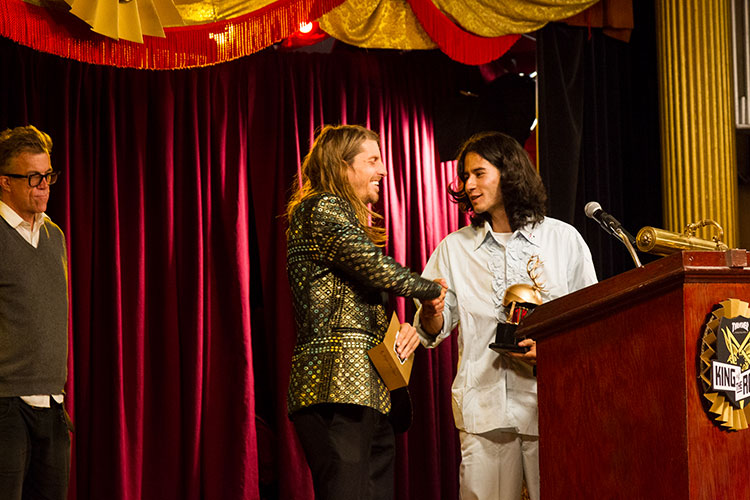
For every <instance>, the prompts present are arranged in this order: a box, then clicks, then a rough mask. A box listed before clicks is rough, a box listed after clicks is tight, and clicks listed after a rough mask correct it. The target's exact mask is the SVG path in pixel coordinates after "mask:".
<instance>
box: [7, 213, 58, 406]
mask: <svg viewBox="0 0 750 500" xmlns="http://www.w3.org/2000/svg"><path fill="white" fill-rule="evenodd" d="M67 359H68V262H67V255H66V251H65V237H64V236H63V233H62V231H61V230H60V228H59V227H57V226H56V225H55V224H53V223H52V221H50V220H49V219H45V221H44V225H43V226H42V228H41V232H40V234H39V245H38V247H37V248H34V247H33V246H31V245H30V244H29V243H28V242H27V241H26V240H24V239H23V237H22V236H21V235H20V234H18V232H17V231H16V230H15V229H13V228H12V227H10V225H9V224H8V223H7V222H6V221H5V219H3V218H2V217H0V397H7V396H29V395H34V394H61V393H62V390H63V386H64V385H65V379H66V377H67Z"/></svg>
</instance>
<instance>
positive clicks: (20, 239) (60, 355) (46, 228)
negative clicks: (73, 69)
mask: <svg viewBox="0 0 750 500" xmlns="http://www.w3.org/2000/svg"><path fill="white" fill-rule="evenodd" d="M51 150H52V140H51V139H50V137H49V135H47V134H45V133H44V132H41V131H39V130H38V129H36V128H35V127H34V126H31V125H29V126H26V127H17V128H14V129H8V130H5V131H3V132H2V133H0V499H8V500H11V499H12V500H21V499H22V498H23V499H24V500H26V499H32V498H34V499H35V498H40V499H41V498H44V499H59V500H63V499H65V498H66V497H67V489H68V473H69V469H70V426H69V420H68V419H67V414H66V413H65V410H64V408H63V406H62V402H63V395H62V394H63V386H64V385H65V380H66V378H67V358H68V270H67V265H68V261H67V253H66V247H65V236H64V235H63V233H62V231H61V230H60V228H59V227H57V226H56V225H55V224H54V223H53V222H52V221H51V220H50V219H49V217H47V216H46V215H45V214H44V211H45V210H46V208H47V200H48V199H49V191H50V185H52V184H54V183H55V181H57V176H58V172H55V171H53V170H52V166H51V162H50V152H51Z"/></svg>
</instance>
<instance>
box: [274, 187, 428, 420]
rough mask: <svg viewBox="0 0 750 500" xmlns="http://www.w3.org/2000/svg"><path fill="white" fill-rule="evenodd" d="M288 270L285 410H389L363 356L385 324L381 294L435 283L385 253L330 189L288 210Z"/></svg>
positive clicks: (422, 289)
mask: <svg viewBox="0 0 750 500" xmlns="http://www.w3.org/2000/svg"><path fill="white" fill-rule="evenodd" d="M287 275H288V277H289V283H290V285H291V288H292V298H293V302H294V315H295V320H296V324H297V344H296V345H295V347H294V356H293V358H292V371H291V375H290V380H289V393H288V397H287V406H288V410H289V413H290V414H291V413H294V412H295V411H297V410H299V409H301V408H304V407H307V406H310V405H314V404H317V403H345V404H356V405H362V406H369V407H372V408H374V409H376V410H378V411H380V412H381V413H385V414H387V413H388V412H389V411H390V408H391V400H390V397H389V394H388V390H387V389H386V387H385V384H384V383H383V381H382V379H381V378H380V376H379V375H378V373H377V371H376V370H375V367H374V366H373V365H372V363H371V362H370V359H369V357H368V356H367V350H368V349H370V348H372V347H374V346H375V345H377V344H378V343H380V342H381V341H382V340H383V337H384V335H385V332H386V329H387V327H388V318H387V317H386V313H385V308H384V307H383V299H382V295H381V292H383V291H385V292H390V293H394V294H396V295H403V296H407V297H417V298H419V299H430V298H434V297H437V296H438V295H439V294H440V290H441V288H440V285H438V284H437V283H434V282H432V281H428V280H425V279H423V278H421V277H420V276H419V275H417V274H414V273H412V272H411V271H410V270H409V269H408V268H406V267H403V266H401V265H399V264H398V263H396V261H395V260H393V259H392V258H391V257H387V256H385V255H383V252H381V251H380V249H379V248H378V247H377V246H375V245H374V244H373V243H372V241H370V239H369V238H368V237H367V235H366V234H365V232H364V230H363V229H362V227H361V226H360V224H359V222H358V221H357V217H356V215H355V213H354V210H353V208H352V206H351V204H350V203H348V202H347V201H346V200H344V199H343V198H341V197H338V196H335V195H332V194H321V195H316V196H312V197H310V198H308V199H306V200H304V201H303V202H302V203H301V204H300V205H299V206H298V207H297V209H296V210H295V211H294V213H293V214H292V218H291V220H290V221H289V234H288V239H287Z"/></svg>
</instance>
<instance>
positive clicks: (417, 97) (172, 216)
mask: <svg viewBox="0 0 750 500" xmlns="http://www.w3.org/2000/svg"><path fill="white" fill-rule="evenodd" d="M0 65H1V66H2V67H3V68H4V75H5V78H3V79H0V128H2V129H4V128H6V127H8V126H17V125H22V124H26V123H33V124H35V125H37V126H38V127H40V128H41V129H43V130H45V131H47V132H49V133H50V134H51V136H52V137H53V140H54V141H55V147H54V150H53V154H52V161H53V165H54V166H55V167H56V168H57V169H61V170H63V171H64V176H63V178H62V181H61V182H59V183H58V184H57V185H56V186H55V189H54V190H53V193H52V200H51V203H50V206H49V207H48V213H49V214H50V215H51V217H52V218H53V220H56V221H57V222H58V223H59V224H60V225H61V226H62V228H63V230H64V231H65V232H66V234H67V237H68V243H69V254H70V280H71V303H72V304H71V310H72V327H71V351H70V363H69V365H70V374H69V384H68V388H67V394H68V396H67V406H68V408H69V410H70V411H71V413H72V414H73V417H74V420H75V424H76V429H77V430H76V434H75V436H74V457H73V458H74V470H73V473H72V489H71V495H70V498H78V499H99V498H112V499H127V500H131V499H133V500H135V499H154V500H156V499H159V500H162V499H169V498H174V499H191V498H195V499H198V498H200V499H254V498H284V499H292V498H299V499H308V498H312V494H311V484H310V479H309V472H308V471H307V467H306V465H305V463H304V460H303V457H302V454H301V450H300V448H299V445H298V443H297V441H296V438H295V436H294V432H293V429H292V428H291V426H290V424H289V421H288V419H287V417H286V401H285V396H286V388H287V382H288V373H289V363H290V359H291V351H292V347H293V343H294V326H293V318H292V310H291V300H290V296H289V289H288V284H287V280H286V272H285V235H284V231H285V221H284V219H283V217H282V214H283V213H284V206H285V203H286V200H287V199H288V196H289V193H290V187H291V185H292V181H293V176H294V174H295V172H296V170H297V167H298V165H299V162H300V160H301V158H302V156H304V154H305V153H306V151H307V149H308V146H309V141H310V139H311V138H312V136H313V133H314V129H315V128H316V127H318V126H320V125H321V124H323V123H339V122H346V123H360V124H364V125H367V126H370V127H371V128H373V129H375V130H376V131H378V132H380V134H381V136H382V138H383V155H384V158H385V161H386V163H387V165H388V169H389V176H388V178H387V186H386V188H385V190H384V196H383V201H382V202H381V203H380V205H381V206H380V207H377V208H378V210H379V211H381V213H383V214H385V216H386V220H385V223H386V225H387V227H388V230H389V234H390V241H389V243H388V246H387V249H386V251H387V252H388V253H389V254H391V255H393V256H394V257H395V258H396V259H397V260H398V261H400V262H402V263H406V264H408V265H411V266H412V267H413V268H414V269H415V270H420V269H421V268H422V266H423V264H424V263H425V262H426V260H427V258H428V257H429V254H430V252H431V251H432V250H433V248H434V247H435V246H436V245H437V243H438V242H439V241H440V240H441V239H442V237H443V236H444V235H445V234H447V233H448V232H450V231H451V230H453V229H456V228H457V227H458V225H459V224H460V223H461V222H462V221H461V220H459V215H458V212H457V209H456V207H455V205H453V204H451V203H449V202H448V200H447V196H446V191H445V188H446V186H447V184H448V183H450V182H451V181H452V179H453V175H454V166H453V164H451V163H439V162H438V159H437V157H436V150H437V149H436V146H435V144H434V137H433V129H432V116H433V114H434V107H435V106H436V105H437V103H438V102H440V101H441V100H442V99H444V98H445V97H446V94H447V93H449V92H453V91H455V85H453V84H454V83H455V82H456V81H457V80H458V79H459V78H460V77H461V73H460V71H459V68H458V65H456V64H455V63H453V62H451V61H449V60H448V59H447V57H445V56H444V55H442V54H439V53H436V52H430V53H420V54H418V55H415V54H408V53H407V54H397V53H392V52H381V51H372V52H370V53H366V52H365V51H359V50H348V51H347V50H344V51H343V52H341V53H335V54H330V55H323V54H300V53H287V54H281V53H276V52H274V51H265V52H262V53H259V54H256V55H254V56H252V57H249V58H245V59H242V60H238V61H234V62H231V63H226V64H222V65H217V66H214V67H209V68H203V69H198V70H183V71H170V72H154V71H135V70H125V69H115V68H111V67H101V66H92V65H87V64H83V63H78V62H74V61H69V60H63V59H60V58H57V57H54V56H50V55H44V54H40V53H36V52H33V51H31V50H30V49H27V48H24V47H20V46H18V45H16V44H14V43H12V42H10V41H8V40H5V39H0ZM437 82H440V85H437V84H436V83H437ZM396 309H397V311H398V312H399V314H400V315H401V317H402V318H404V319H409V318H410V317H411V316H412V315H413V311H414V308H413V304H411V303H410V302H408V301H403V300H399V301H397V302H396ZM456 356H457V352H456V349H455V344H451V343H445V344H444V345H442V346H441V347H440V348H438V349H437V350H436V351H433V352H427V351H425V350H423V349H420V350H418V352H417V357H416V362H415V366H414V372H413V375H412V381H411V391H412V399H413V402H414V425H413V426H412V428H411V430H410V431H409V432H408V433H407V434H405V435H403V436H401V437H399V439H398V457H397V461H398V463H397V469H398V470H397V484H396V495H397V498H400V499H415V500H418V499H422V498H456V497H457V489H458V488H457V483H458V461H459V451H458V444H457V436H456V431H455V429H454V426H453V421H452V416H451V408H450V407H451V403H450V384H451V381H452V378H453V373H454V368H455V365H456V361H457V359H456ZM256 429H257V430H258V433H257V435H256Z"/></svg>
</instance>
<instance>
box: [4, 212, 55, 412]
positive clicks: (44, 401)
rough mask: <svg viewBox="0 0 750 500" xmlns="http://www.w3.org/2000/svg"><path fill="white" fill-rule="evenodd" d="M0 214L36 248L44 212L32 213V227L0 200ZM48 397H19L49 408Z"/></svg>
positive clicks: (27, 401) (41, 395) (43, 395)
mask: <svg viewBox="0 0 750 500" xmlns="http://www.w3.org/2000/svg"><path fill="white" fill-rule="evenodd" d="M0 216H2V218H3V219H5V222H7V223H8V224H9V225H10V227H12V228H13V229H15V230H16V231H17V232H18V234H20V235H21V236H22V237H23V239H24V240H26V241H27V242H28V243H29V245H31V246H33V247H34V248H37V247H38V246H39V234H40V232H41V229H42V224H44V217H45V214H44V213H38V214H35V215H34V225H33V227H32V225H31V224H29V223H28V222H26V221H25V220H23V219H22V218H21V216H20V215H18V214H17V213H16V212H15V210H13V209H12V208H10V207H9V206H8V205H7V204H6V203H4V202H3V201H2V200H0ZM49 398H50V396H49V395H47V394H40V395H36V396H22V397H21V399H22V400H23V401H25V402H26V403H27V404H28V405H30V406H37V407H41V408H49V406H50V401H49ZM52 398H53V399H54V400H55V401H57V402H58V403H62V401H63V395H62V394H55V395H53V396H52Z"/></svg>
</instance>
